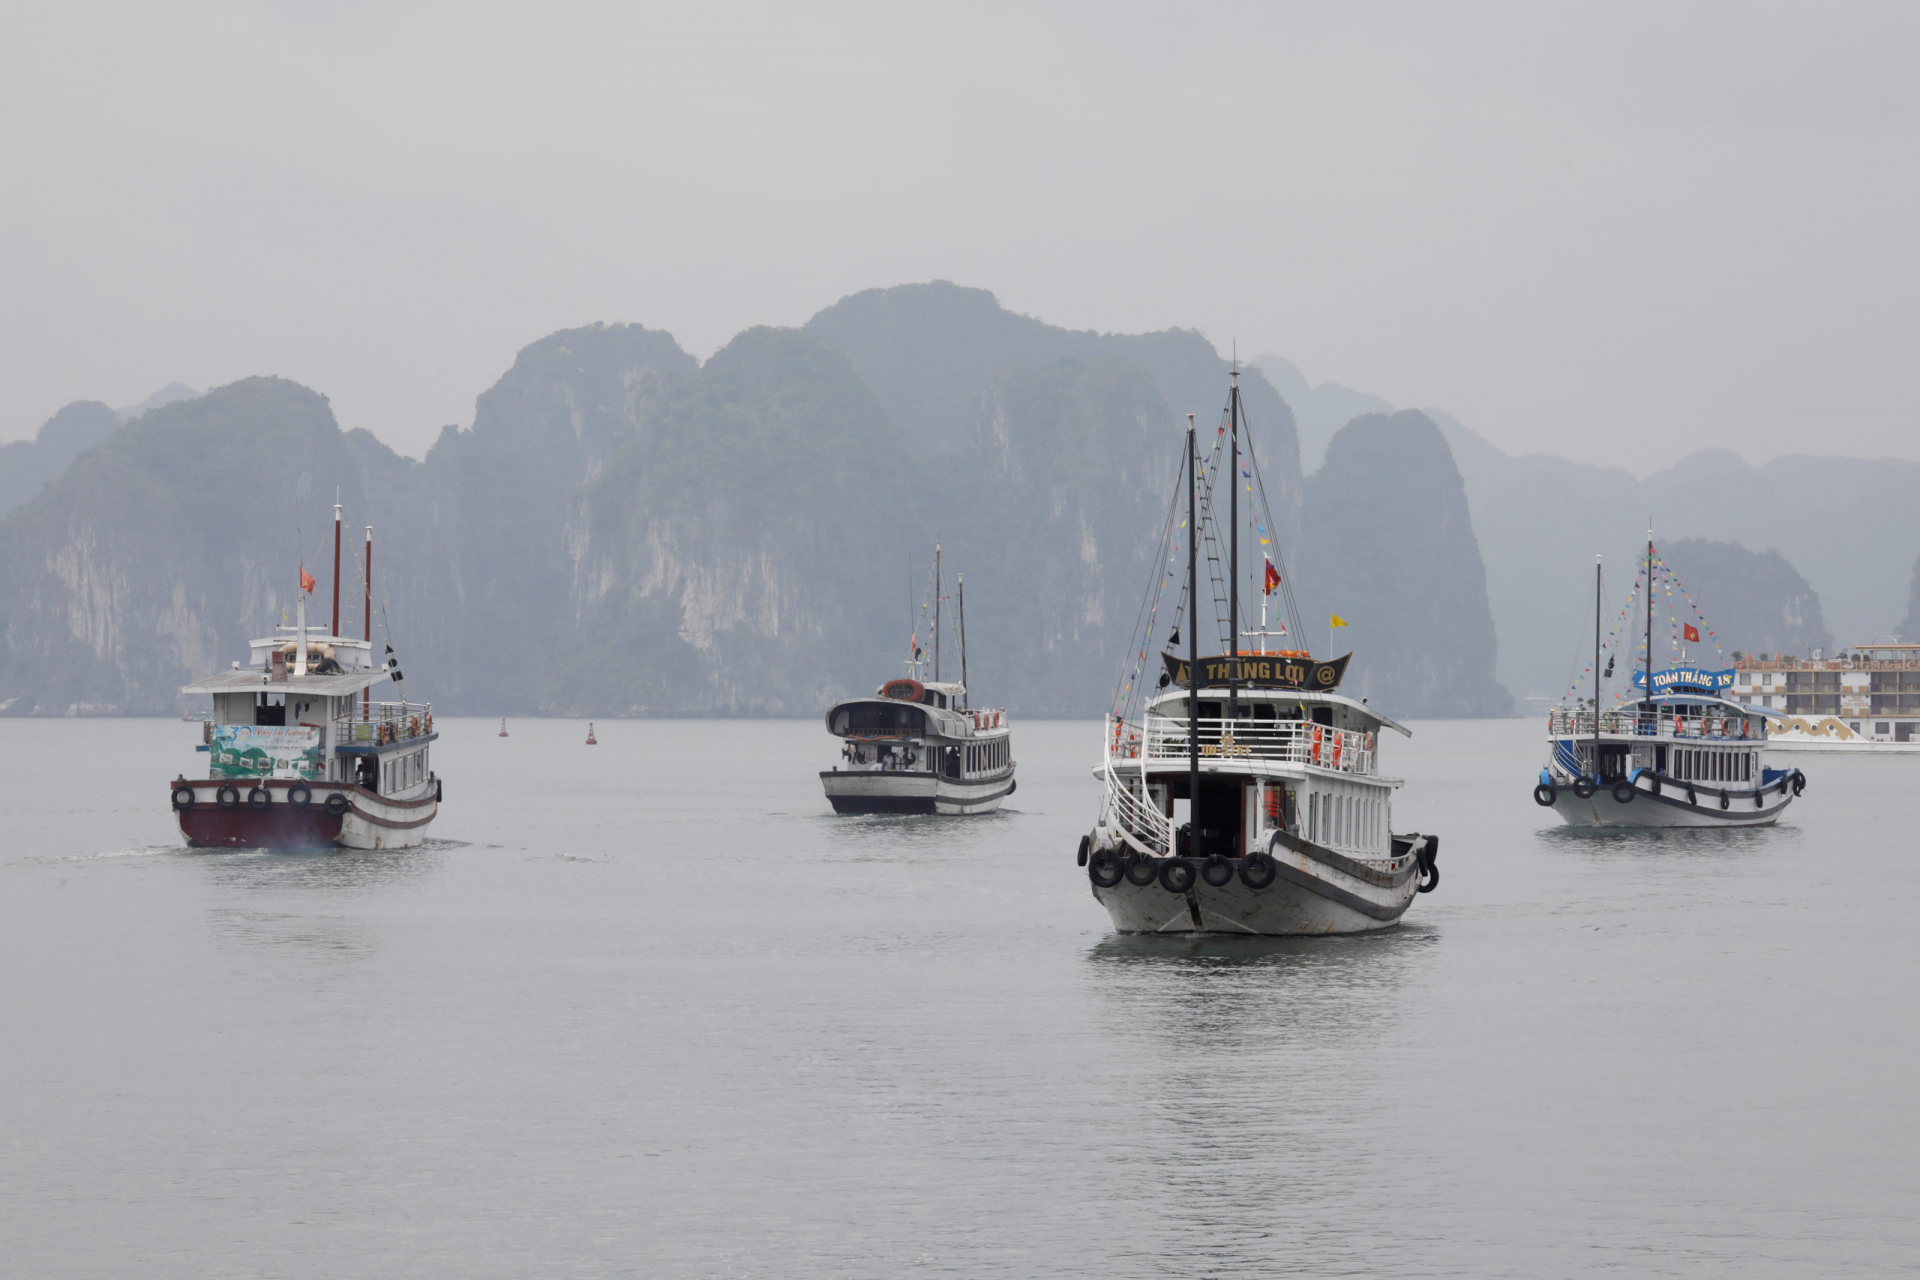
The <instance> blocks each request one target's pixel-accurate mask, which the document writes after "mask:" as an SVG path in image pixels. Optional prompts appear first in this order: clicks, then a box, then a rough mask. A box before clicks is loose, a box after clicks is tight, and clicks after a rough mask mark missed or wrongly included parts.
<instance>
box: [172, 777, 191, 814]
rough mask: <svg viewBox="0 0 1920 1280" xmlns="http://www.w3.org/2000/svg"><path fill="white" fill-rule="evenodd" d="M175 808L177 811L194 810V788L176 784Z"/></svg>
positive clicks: (174, 791)
mask: <svg viewBox="0 0 1920 1280" xmlns="http://www.w3.org/2000/svg"><path fill="white" fill-rule="evenodd" d="M173 807H174V808H176V809H191V808H193V788H192V787H190V786H188V785H187V784H186V783H184V782H177V783H175V784H174V787H173Z"/></svg>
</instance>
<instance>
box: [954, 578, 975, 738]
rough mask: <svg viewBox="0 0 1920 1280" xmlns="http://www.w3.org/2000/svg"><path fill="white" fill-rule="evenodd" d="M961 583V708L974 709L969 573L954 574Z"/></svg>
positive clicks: (965, 709) (964, 709)
mask: <svg viewBox="0 0 1920 1280" xmlns="http://www.w3.org/2000/svg"><path fill="white" fill-rule="evenodd" d="M954 576H955V577H956V578H957V579H958V580H959V583H960V599H959V602H958V603H959V607H960V708H961V710H963V711H970V710H972V709H973V695H971V694H969V693H968V692H967V575H966V574H964V573H961V574H956V575H954Z"/></svg>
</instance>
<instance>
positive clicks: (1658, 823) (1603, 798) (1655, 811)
mask: <svg viewBox="0 0 1920 1280" xmlns="http://www.w3.org/2000/svg"><path fill="white" fill-rule="evenodd" d="M1694 798H1695V799H1696V800H1697V801H1698V803H1694V804H1690V803H1688V801H1687V796H1686V793H1685V792H1684V791H1681V792H1679V793H1678V794H1674V793H1673V791H1672V790H1671V789H1663V790H1662V791H1661V793H1660V794H1659V795H1657V796H1656V795H1654V794H1652V793H1651V792H1648V791H1646V790H1644V789H1636V791H1635V792H1634V797H1633V799H1632V800H1630V801H1628V802H1627V803H1626V804H1622V803H1620V802H1619V801H1618V800H1615V799H1614V798H1613V793H1612V792H1611V791H1609V790H1601V791H1596V792H1594V793H1593V795H1591V796H1589V797H1588V798H1586V799H1584V800H1583V799H1581V798H1580V797H1579V796H1577V795H1575V794H1574V792H1573V789H1572V788H1570V787H1561V788H1559V794H1558V795H1557V796H1555V798H1554V802H1553V805H1552V808H1553V812H1554V813H1555V814H1557V815H1559V818H1560V820H1561V821H1562V822H1564V823H1566V824H1567V825H1568V826H1570V827H1615V828H1635V827H1639V828H1655V827H1695V828H1698V827H1770V826H1772V825H1773V824H1774V823H1776V822H1778V821H1779V820H1780V814H1781V813H1782V812H1783V811H1784V810H1785V809H1786V807H1787V806H1788V805H1790V804H1792V803H1793V793H1792V792H1791V791H1788V792H1786V793H1784V794H1782V793H1780V792H1777V791H1776V792H1772V793H1770V794H1768V795H1766V796H1765V797H1763V801H1764V807H1762V808H1758V809H1756V808H1754V807H1753V797H1752V795H1751V793H1747V792H1738V791H1736V792H1734V793H1733V795H1732V796H1731V797H1730V799H1729V803H1728V807H1727V808H1725V809H1722V808H1721V807H1720V792H1719V791H1718V790H1717V789H1715V790H1709V789H1707V788H1705V787H1700V788H1696V789H1695V791H1694Z"/></svg>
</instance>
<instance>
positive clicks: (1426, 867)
mask: <svg viewBox="0 0 1920 1280" xmlns="http://www.w3.org/2000/svg"><path fill="white" fill-rule="evenodd" d="M1414 857H1415V858H1416V859H1417V860H1418V861H1419V863H1420V883H1419V884H1418V885H1416V886H1415V888H1416V890H1417V891H1418V892H1420V893H1432V892H1433V891H1434V890H1435V889H1438V888H1439V887H1440V837H1439V836H1428V837H1427V840H1426V843H1425V844H1423V845H1421V846H1420V852H1419V853H1417V854H1415V855H1414Z"/></svg>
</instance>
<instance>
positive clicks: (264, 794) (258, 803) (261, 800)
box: [247, 787, 273, 809]
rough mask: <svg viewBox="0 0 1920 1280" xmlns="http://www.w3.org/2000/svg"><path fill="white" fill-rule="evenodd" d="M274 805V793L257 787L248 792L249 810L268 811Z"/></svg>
mask: <svg viewBox="0 0 1920 1280" xmlns="http://www.w3.org/2000/svg"><path fill="white" fill-rule="evenodd" d="M272 804H273V792H271V791H269V790H267V789H266V788H265V787H255V788H253V790H251V791H249V792H247V808H249V809H266V808H269V807H271V806H272Z"/></svg>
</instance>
